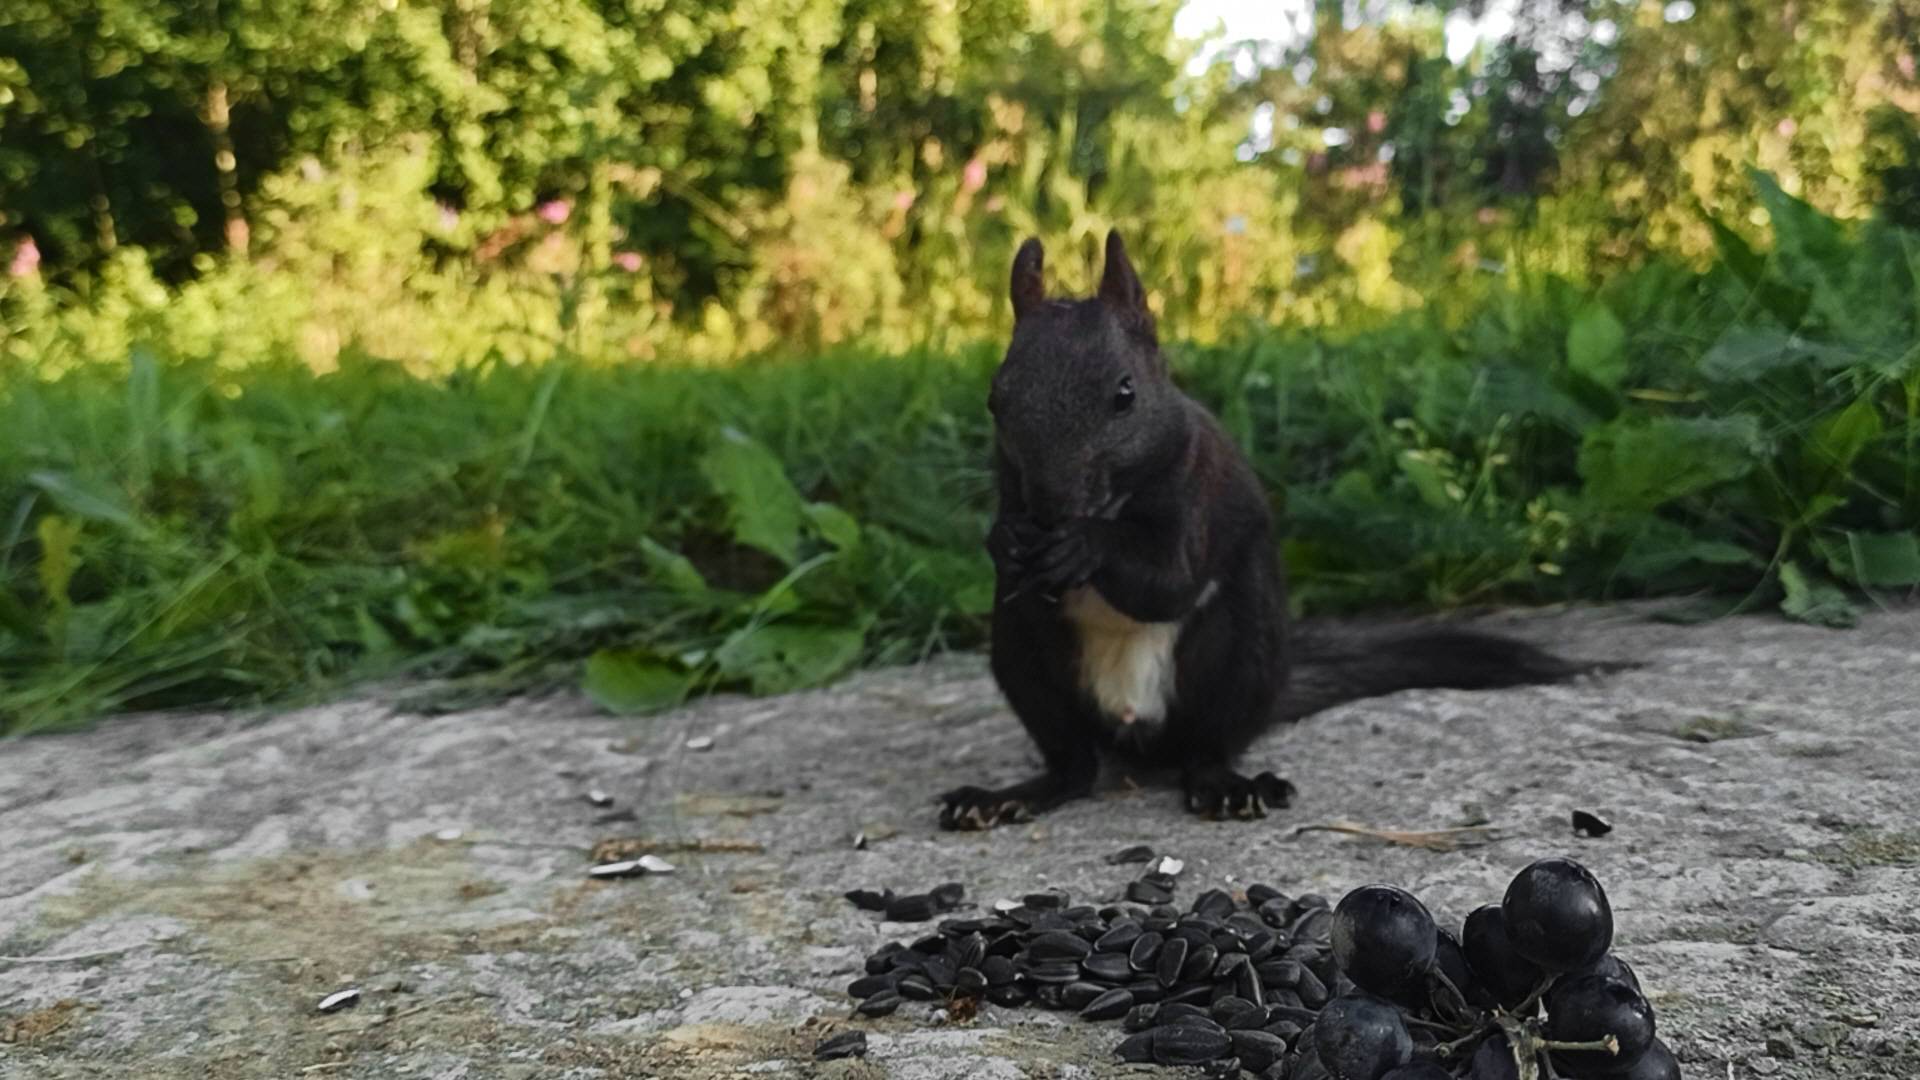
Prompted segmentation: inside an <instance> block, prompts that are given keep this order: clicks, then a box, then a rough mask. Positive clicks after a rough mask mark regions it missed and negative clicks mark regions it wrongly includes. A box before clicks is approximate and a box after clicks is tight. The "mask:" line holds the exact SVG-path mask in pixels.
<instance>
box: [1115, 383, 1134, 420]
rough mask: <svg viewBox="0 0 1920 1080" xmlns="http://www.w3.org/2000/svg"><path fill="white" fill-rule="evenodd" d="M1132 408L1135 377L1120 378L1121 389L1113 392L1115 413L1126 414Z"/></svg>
mask: <svg viewBox="0 0 1920 1080" xmlns="http://www.w3.org/2000/svg"><path fill="white" fill-rule="evenodd" d="M1131 408H1133V376H1131V375H1123V376H1121V378H1120V389H1118V390H1115V391H1114V392H1113V411H1114V412H1126V411H1127V410H1128V409H1131Z"/></svg>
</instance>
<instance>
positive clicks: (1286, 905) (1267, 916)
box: [1254, 896, 1293, 930]
mask: <svg viewBox="0 0 1920 1080" xmlns="http://www.w3.org/2000/svg"><path fill="white" fill-rule="evenodd" d="M1292 909H1293V903H1292V901H1290V900H1288V899H1287V898H1286V897H1284V896H1279V897H1275V898H1274V899H1272V900H1269V901H1267V902H1266V903H1264V904H1261V905H1260V906H1259V907H1257V908H1255V909H1254V914H1255V915H1257V916H1259V918H1260V921H1261V922H1263V923H1266V924H1267V925H1268V926H1271V927H1273V928H1274V929H1276V930H1278V929H1280V928H1281V927H1284V926H1286V925H1287V922H1288V919H1287V913H1288V912H1289V911H1291V910H1292Z"/></svg>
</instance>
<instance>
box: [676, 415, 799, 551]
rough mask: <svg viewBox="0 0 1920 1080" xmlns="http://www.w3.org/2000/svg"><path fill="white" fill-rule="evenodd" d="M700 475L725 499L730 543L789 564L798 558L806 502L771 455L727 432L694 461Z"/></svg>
mask: <svg viewBox="0 0 1920 1080" xmlns="http://www.w3.org/2000/svg"><path fill="white" fill-rule="evenodd" d="M700 472H701V474H702V475H704V476H705V477H706V478H707V483H709V484H711V485H712V486H713V490H714V491H715V493H717V494H718V495H719V496H720V497H721V498H722V499H724V500H726V503H727V518H728V525H729V526H730V527H731V528H732V529H733V538H734V539H735V540H738V541H739V542H740V543H742V544H745V545H747V546H748V547H754V548H759V549H760V550H761V551H764V552H766V553H767V554H769V555H772V556H774V557H776V558H778V559H780V561H782V562H784V563H787V564H789V565H791V564H792V563H793V562H794V561H795V560H796V559H797V558H799V555H800V527H801V524H802V521H803V519H804V518H803V515H804V511H805V506H806V504H805V503H804V502H803V501H802V500H801V498H800V493H799V492H797V491H795V490H794V489H793V483H792V481H790V480H788V479H787V473H786V470H785V469H784V468H783V467H782V466H781V464H780V459H779V458H777V457H774V456H773V452H772V451H770V450H768V449H767V448H766V447H764V446H761V445H760V444H759V443H757V442H755V441H753V440H752V439H750V438H748V437H747V436H746V435H744V434H742V433H741V432H738V431H735V430H734V429H732V428H728V429H726V430H725V431H722V432H721V434H720V438H719V439H718V440H717V441H716V442H715V443H714V445H713V448H712V449H710V450H708V451H707V453H706V455H705V456H704V457H702V458H701V459H700Z"/></svg>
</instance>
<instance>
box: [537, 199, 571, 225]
mask: <svg viewBox="0 0 1920 1080" xmlns="http://www.w3.org/2000/svg"><path fill="white" fill-rule="evenodd" d="M533 212H534V213H536V214H538V215H540V220H541V221H544V222H546V223H547V224H549V225H562V224H565V223H566V220H567V215H569V214H571V213H573V204H572V203H570V202H568V201H567V200H565V199H548V200H547V201H546V202H543V203H541V204H540V205H539V206H537V207H535V208H534V211H533Z"/></svg>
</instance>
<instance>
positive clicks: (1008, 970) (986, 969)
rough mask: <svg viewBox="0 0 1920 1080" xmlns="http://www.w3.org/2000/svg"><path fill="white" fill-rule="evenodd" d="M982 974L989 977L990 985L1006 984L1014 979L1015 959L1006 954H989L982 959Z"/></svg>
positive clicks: (988, 982)
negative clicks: (1008, 957) (1007, 956)
mask: <svg viewBox="0 0 1920 1080" xmlns="http://www.w3.org/2000/svg"><path fill="white" fill-rule="evenodd" d="M980 974H982V975H985V976H986V977H987V985H988V986H1006V985H1007V984H1008V983H1011V982H1012V981H1013V979H1014V969H1013V961H1012V960H1009V959H1007V958H1006V957H1004V956H989V957H987V958H986V959H985V960H982V961H980Z"/></svg>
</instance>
